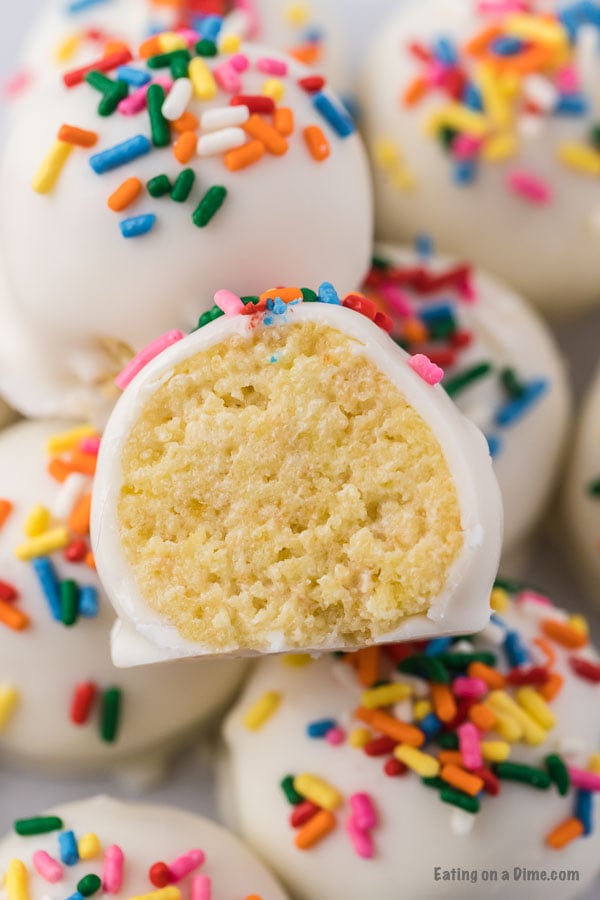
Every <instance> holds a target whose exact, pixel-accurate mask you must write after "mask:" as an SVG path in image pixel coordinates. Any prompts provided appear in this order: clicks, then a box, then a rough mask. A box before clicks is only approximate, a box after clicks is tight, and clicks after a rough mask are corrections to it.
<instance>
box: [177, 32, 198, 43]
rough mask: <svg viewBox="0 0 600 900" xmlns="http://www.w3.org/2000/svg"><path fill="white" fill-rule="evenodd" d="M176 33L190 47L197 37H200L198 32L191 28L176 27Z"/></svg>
mask: <svg viewBox="0 0 600 900" xmlns="http://www.w3.org/2000/svg"><path fill="white" fill-rule="evenodd" d="M177 34H178V35H179V36H180V37H182V38H183V39H184V41H186V43H187V45H188V47H190V48H192V47H193V46H194V45H195V44H197V43H198V38H199V37H200V35H199V34H198V32H197V31H194V30H193V28H178V29H177Z"/></svg>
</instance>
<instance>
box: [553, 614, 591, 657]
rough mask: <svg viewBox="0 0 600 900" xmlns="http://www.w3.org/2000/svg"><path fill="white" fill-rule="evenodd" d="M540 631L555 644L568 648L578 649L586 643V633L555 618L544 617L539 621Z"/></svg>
mask: <svg viewBox="0 0 600 900" xmlns="http://www.w3.org/2000/svg"><path fill="white" fill-rule="evenodd" d="M541 627H542V631H543V632H544V634H545V635H546V636H547V637H549V638H550V639H551V640H553V641H556V643H557V644H561V646H563V647H566V648H567V649H568V650H579V648H580V647H585V646H586V644H587V643H588V638H587V635H586V634H584V633H583V632H581V631H579V630H578V629H577V628H573V626H572V625H567V623H566V622H559V621H557V620H556V619H544V620H543V621H542V623H541Z"/></svg>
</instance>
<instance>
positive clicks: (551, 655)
mask: <svg viewBox="0 0 600 900" xmlns="http://www.w3.org/2000/svg"><path fill="white" fill-rule="evenodd" d="M533 643H534V644H536V645H537V646H538V647H539V648H540V650H541V651H542V653H543V654H544V656H545V657H546V665H547V666H548V668H550V669H551V668H552V667H553V666H554V664H555V663H556V653H555V651H554V647H553V646H552V644H551V643H549V641H547V640H546V638H543V637H535V638H534V639H533Z"/></svg>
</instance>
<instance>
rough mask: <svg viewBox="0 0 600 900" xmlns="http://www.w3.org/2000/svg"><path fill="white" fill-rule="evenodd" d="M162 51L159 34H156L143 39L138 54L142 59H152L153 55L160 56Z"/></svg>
mask: <svg viewBox="0 0 600 900" xmlns="http://www.w3.org/2000/svg"><path fill="white" fill-rule="evenodd" d="M160 52H161V49H160V40H159V36H158V35H156V34H155V35H152V37H149V38H147V40H145V41H142V43H141V44H140V46H139V50H138V54H139V56H140V57H141V58H142V59H150V57H151V56H158V54H159V53H160Z"/></svg>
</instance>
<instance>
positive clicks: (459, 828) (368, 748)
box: [222, 585, 600, 900]
mask: <svg viewBox="0 0 600 900" xmlns="http://www.w3.org/2000/svg"><path fill="white" fill-rule="evenodd" d="M513 591H516V593H514V594H513V595H512V596H510V594H509V592H510V593H512V592H513ZM492 606H493V607H494V610H495V613H494V616H493V618H492V622H491V624H490V625H489V626H488V627H487V628H486V629H485V630H484V631H483V632H482V633H481V634H480V635H477V636H475V637H473V638H465V637H461V638H457V639H450V638H449V639H442V640H439V639H438V640H433V641H429V642H426V643H424V642H418V643H414V644H392V645H390V646H388V647H382V648H370V649H368V650H362V651H359V652H358V653H357V654H346V655H344V656H337V657H334V656H329V657H323V658H321V659H319V660H314V661H311V659H310V658H308V657H302V656H295V657H294V656H292V657H288V658H283V659H277V658H272V659H268V660H264V661H262V662H261V663H259V665H258V666H257V668H256V669H255V671H254V673H253V676H252V678H251V680H250V682H249V684H248V686H247V689H246V691H245V694H244V695H243V697H242V699H241V701H240V703H239V705H238V706H237V708H236V709H234V711H233V712H232V713H231V714H230V716H229V718H228V721H227V723H226V727H225V741H226V751H225V758H224V760H223V766H222V775H223V779H222V788H223V793H224V808H225V809H226V810H227V811H228V814H229V815H230V816H232V817H233V820H234V822H236V823H237V827H238V828H239V831H240V832H241V833H242V834H243V835H244V837H245V839H246V840H247V841H248V843H249V844H250V845H251V846H252V847H254V848H255V849H256V851H257V852H258V853H259V854H260V855H261V857H262V858H263V859H265V860H266V861H267V862H268V863H269V864H270V865H271V866H272V867H273V869H274V870H275V872H277V873H279V875H280V876H281V878H282V880H283V881H284V883H285V884H286V885H287V886H288V888H289V890H290V891H291V892H292V894H293V896H294V898H295V900H313V898H314V897H319V898H320V900H339V898H340V897H344V898H347V900H364V898H365V897H368V896H373V897H377V898H378V900H397V898H398V897H399V896H400V893H401V895H402V896H405V897H410V900H431V898H432V897H438V896H439V897H442V898H446V900H463V898H464V897H468V896H473V897H485V896H487V895H488V893H489V895H490V896H493V897H495V898H498V900H512V898H514V897H527V898H536V900H545V898H549V897H550V898H552V900H559V898H560V900H570V898H573V897H575V896H580V894H581V892H584V891H585V889H586V887H588V886H589V885H590V884H591V882H592V880H593V879H594V878H595V877H597V872H598V853H599V850H600V832H599V831H598V827H597V825H596V821H595V809H594V807H595V806H596V794H597V793H598V791H599V790H600V754H599V753H598V752H597V750H598V740H599V734H600V704H599V699H600V686H599V682H600V665H598V658H597V656H596V654H595V653H594V651H593V650H592V649H591V647H590V646H589V643H588V637H587V633H586V625H585V622H584V621H583V620H582V619H581V618H580V617H578V616H569V615H567V614H566V613H563V612H562V611H561V610H559V609H557V608H556V607H554V606H553V605H552V604H551V603H550V601H549V600H548V599H547V597H545V596H541V595H540V594H539V593H535V592H533V591H531V590H528V589H524V588H518V589H517V587H516V586H514V585H505V586H503V587H501V586H500V585H498V586H497V587H496V588H495V590H494V592H493V594H492ZM536 873H537V875H536ZM399 891H400V893H399Z"/></svg>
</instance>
